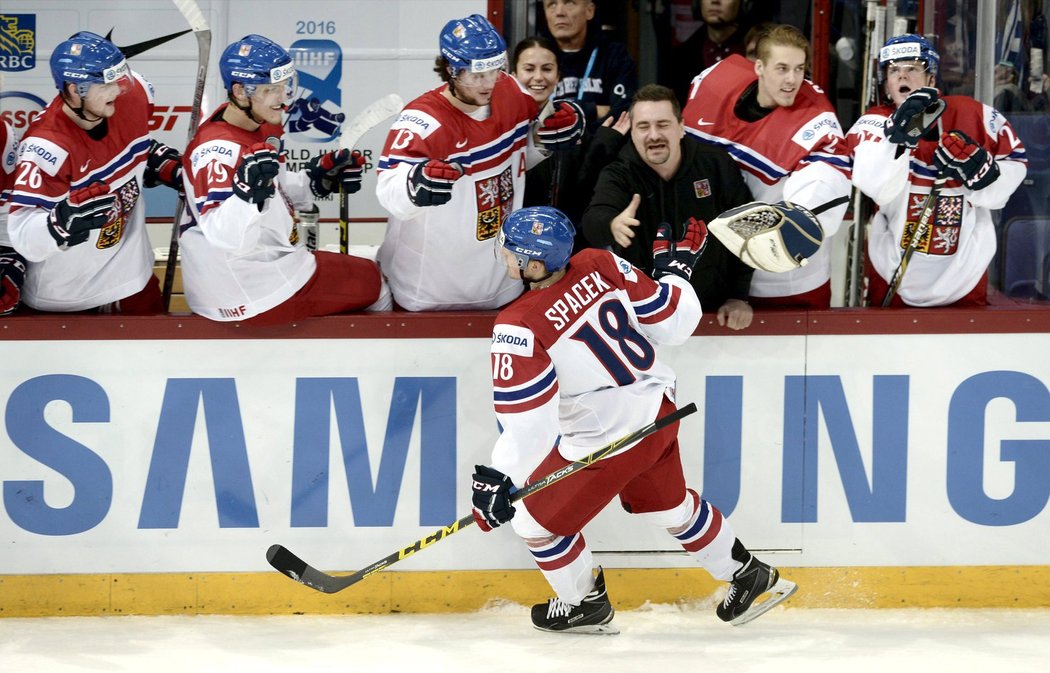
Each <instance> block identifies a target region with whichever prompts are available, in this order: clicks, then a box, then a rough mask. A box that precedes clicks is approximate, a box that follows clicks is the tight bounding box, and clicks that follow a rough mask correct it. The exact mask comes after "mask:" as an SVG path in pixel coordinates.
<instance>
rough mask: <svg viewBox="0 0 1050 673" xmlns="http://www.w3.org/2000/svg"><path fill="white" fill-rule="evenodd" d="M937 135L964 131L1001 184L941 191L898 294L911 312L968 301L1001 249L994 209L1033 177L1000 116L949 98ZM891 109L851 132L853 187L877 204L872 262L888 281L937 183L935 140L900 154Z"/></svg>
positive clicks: (876, 111)
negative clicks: (890, 126) (889, 135)
mask: <svg viewBox="0 0 1050 673" xmlns="http://www.w3.org/2000/svg"><path fill="white" fill-rule="evenodd" d="M943 100H944V101H945V103H946V107H945V110H944V114H942V115H941V117H940V119H939V120H938V121H937V137H938V138H939V137H940V136H941V134H942V133H944V132H945V131H951V130H955V129H958V130H961V131H962V132H963V133H965V134H966V135H968V136H969V137H970V138H972V139H973V140H974V142H976V143H977V144H978V145H980V146H981V147H983V148H984V149H986V150H987V151H988V152H989V153H990V154H991V155H992V157H993V158H994V160H995V162H996V163H997V164H998V166H999V171H1000V174H999V178H998V179H997V180H996V181H995V182H993V183H992V184H990V185H989V186H987V187H985V188H984V189H982V190H980V191H976V192H974V191H970V190H969V189H967V188H966V187H965V186H964V185H963V184H961V183H960V182H958V181H957V180H949V181H947V182H946V183H945V185H944V187H943V188H942V189H941V192H940V196H939V197H938V199H937V207H936V208H937V209H936V211H934V219H933V226H931V227H930V229H929V231H928V234H927V236H926V237H925V238H924V240H922V241H920V243H919V246H918V248H916V251H915V254H914V255H913V256H912V258H911V260H910V261H909V263H908V272H907V273H906V274H905V275H904V279H903V280H902V281H901V285H900V287H899V288H898V290H897V294H898V295H899V296H900V298H901V299H902V300H903V301H904V303H906V304H908V305H909V306H944V305H947V304H952V303H954V302H956V301H958V300H959V299H961V298H963V297H964V296H966V295H967V294H968V293H969V292H970V291H971V290H972V289H973V288H974V287H975V286H976V285H977V283H978V281H980V279H981V278H982V277H983V275H984V272H985V271H986V270H987V269H988V264H989V263H990V262H991V261H992V258H993V257H994V255H995V249H996V235H995V225H994V223H993V222H992V214H991V211H992V210H995V209H999V208H1002V207H1003V206H1005V205H1006V202H1007V201H1008V200H1009V199H1010V195H1011V194H1013V193H1014V191H1015V190H1016V189H1017V187H1018V186H1019V185H1020V184H1021V181H1022V180H1024V177H1025V175H1026V174H1027V173H1028V164H1027V162H1028V160H1027V157H1026V154H1025V148H1024V145H1023V144H1022V143H1021V140H1020V139H1019V138H1018V137H1017V134H1016V133H1014V130H1013V127H1011V126H1010V123H1009V122H1008V121H1007V120H1006V118H1005V117H1003V115H1002V113H1001V112H999V111H998V110H996V109H994V108H992V107H989V106H987V105H984V104H983V103H980V102H978V101H976V100H974V99H972V98H969V97H967V96H945V97H944V99H943ZM893 110H894V108H892V107H890V106H885V105H882V106H878V107H874V108H871V109H870V110H868V112H867V113H866V114H865V115H864V116H862V117H861V118H860V119H858V120H857V123H855V124H854V125H853V128H851V129H850V130H849V133H848V134H847V137H846V138H847V144H848V145H849V147H850V148H851V149H852V151H853V184H855V185H856V186H857V188H858V189H860V190H861V191H862V192H864V194H866V195H867V196H869V197H871V199H872V200H873V201H874V202H875V205H877V206H878V212H876V213H875V216H874V217H873V218H872V221H871V226H870V227H869V228H868V234H867V239H868V258H869V260H870V261H871V264H872V266H873V267H874V268H875V271H876V272H877V273H878V274H879V276H881V277H882V278H884V279H886V280H887V282H888V281H889V279H890V278H891V277H892V276H893V272H894V271H895V270H896V268H897V265H898V264H899V263H900V260H901V255H902V253H903V251H904V248H905V247H907V245H908V243H909V242H910V240H911V236H912V233H913V232H914V231H915V227H916V225H917V224H918V220H919V215H920V213H921V212H922V206H923V204H924V203H925V201H926V196H927V195H928V194H929V193H930V187H931V186H932V185H933V182H934V180H935V178H936V172H937V168H936V166H935V165H934V160H933V155H934V152H935V151H936V149H937V142H935V141H931V140H922V141H920V142H919V146H918V147H917V148H915V149H914V150H913V151H911V152H904V153H903V154H902V155H901V156H900V157H897V156H896V152H897V145H895V144H893V143H891V142H889V141H888V140H886V135H885V132H884V130H883V129H884V126H885V124H886V120H887V119H888V118H889V116H890V115H892V114H893Z"/></svg>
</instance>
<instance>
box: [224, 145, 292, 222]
mask: <svg viewBox="0 0 1050 673" xmlns="http://www.w3.org/2000/svg"><path fill="white" fill-rule="evenodd" d="M280 171H281V164H280V162H279V161H278V160H277V152H276V151H275V150H274V149H273V148H272V147H270V146H269V145H267V144H266V143H256V144H254V145H252V146H251V147H249V148H248V149H246V150H245V151H244V152H243V153H242V154H241V163H240V165H238V166H237V172H236V173H234V175H233V193H234V194H236V195H237V197H238V198H240V199H242V200H244V201H247V202H248V203H254V204H255V205H256V206H257V207H258V208H259V212H260V213H261V212H262V211H263V208H264V207H265V206H266V199H268V198H270V197H271V196H273V195H274V192H275V191H276V187H274V184H273V181H274V180H275V179H276V178H277V174H278V173H279V172H280Z"/></svg>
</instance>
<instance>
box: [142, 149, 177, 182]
mask: <svg viewBox="0 0 1050 673" xmlns="http://www.w3.org/2000/svg"><path fill="white" fill-rule="evenodd" d="M149 142H150V145H149V153H148V154H147V155H146V172H145V173H144V174H143V176H142V182H143V184H145V185H146V186H147V187H156V186H157V185H164V186H165V187H171V188H172V189H174V190H175V191H177V192H179V193H180V194H181V193H182V192H183V188H182V155H181V154H179V151H178V150H176V149H172V148H171V147H168V146H167V145H165V144H163V143H158V142H157V141H156V140H150V141H149Z"/></svg>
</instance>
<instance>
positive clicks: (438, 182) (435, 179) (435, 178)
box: [408, 159, 463, 207]
mask: <svg viewBox="0 0 1050 673" xmlns="http://www.w3.org/2000/svg"><path fill="white" fill-rule="evenodd" d="M462 175H463V168H462V167H460V165H459V164H450V163H448V162H447V161H441V160H440V159H428V160H427V161H424V162H423V163H421V164H416V165H415V166H413V167H412V170H410V171H409V172H408V198H409V199H411V200H412V203H414V204H416V205H417V206H421V207H422V206H440V205H443V204H445V203H448V202H449V200H450V199H451V198H452V186H453V184H454V183H455V182H456V180H459V178H460V177H461V176H462Z"/></svg>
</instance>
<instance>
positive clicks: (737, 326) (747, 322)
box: [718, 299, 755, 330]
mask: <svg viewBox="0 0 1050 673" xmlns="http://www.w3.org/2000/svg"><path fill="white" fill-rule="evenodd" d="M754 317H755V311H754V309H752V308H751V304H749V303H747V302H746V301H743V300H741V299H727V300H726V303H724V304H722V306H721V307H719V309H718V324H719V325H721V326H722V327H728V328H729V329H732V330H741V329H747V328H748V327H750V326H751V319H752V318H754Z"/></svg>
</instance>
